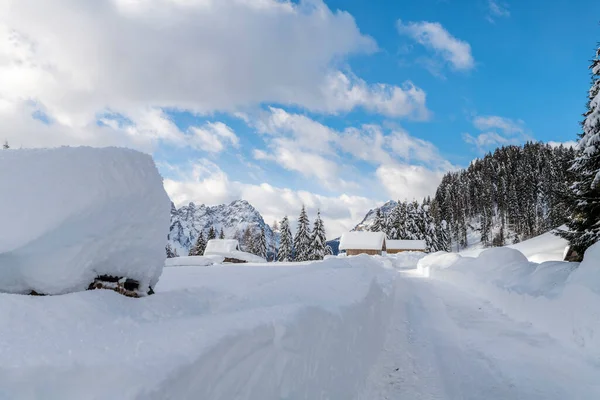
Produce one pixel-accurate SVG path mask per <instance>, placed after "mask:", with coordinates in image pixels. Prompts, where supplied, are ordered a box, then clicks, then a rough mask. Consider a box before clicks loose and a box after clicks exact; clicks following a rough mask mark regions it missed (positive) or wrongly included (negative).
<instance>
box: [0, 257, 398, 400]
mask: <svg viewBox="0 0 600 400" xmlns="http://www.w3.org/2000/svg"><path fill="white" fill-rule="evenodd" d="M250 266H251V268H248V265H243V266H242V265H233V264H231V265H222V266H219V267H218V268H215V267H201V266H194V267H179V268H166V269H165V270H164V273H163V276H162V277H161V280H160V282H159V283H158V285H157V287H156V294H155V295H153V296H148V297H145V298H142V299H136V300H134V299H129V298H127V297H124V296H120V295H118V294H116V293H114V292H111V291H88V292H81V293H72V294H68V295H66V296H54V297H33V296H15V295H8V294H0V355H1V356H0V398H11V399H13V398H60V399H64V400H68V399H82V398H90V397H93V398H96V399H113V398H119V399H135V398H140V399H142V398H143V399H165V398H171V399H211V400H220V399H319V398H321V399H325V398H329V399H351V398H353V397H354V395H355V394H356V393H359V392H360V390H361V387H362V386H363V385H364V383H365V381H366V378H367V376H368V374H369V370H370V368H371V367H372V366H373V364H374V363H375V362H376V358H377V357H378V355H379V353H380V350H381V347H382V344H383V340H384V336H385V333H386V330H387V327H388V323H389V319H390V316H391V307H392V305H393V295H394V292H393V290H394V289H393V288H394V285H393V278H394V272H393V271H390V270H388V269H385V268H382V265H381V263H380V262H378V261H377V260H375V259H373V258H370V257H367V256H358V257H346V258H339V259H330V260H327V261H322V262H314V263H311V264H300V265H298V264H293V263H290V264H286V263H273V264H268V265H265V264H263V265H252V264H250Z"/></svg>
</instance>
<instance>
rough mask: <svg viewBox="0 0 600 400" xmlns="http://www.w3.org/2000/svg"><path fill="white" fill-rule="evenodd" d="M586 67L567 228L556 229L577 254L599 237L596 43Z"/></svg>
mask: <svg viewBox="0 0 600 400" xmlns="http://www.w3.org/2000/svg"><path fill="white" fill-rule="evenodd" d="M590 70H591V71H592V87H591V89H590V91H589V95H588V102H587V110H586V112H585V114H584V120H583V122H582V126H583V132H582V133H581V134H580V139H579V142H578V144H577V148H578V150H579V153H578V154H577V157H576V158H575V161H574V162H573V165H572V166H571V171H572V173H573V174H574V177H575V183H574V184H573V185H572V187H571V188H572V189H571V190H572V193H571V197H572V203H571V204H570V205H569V217H568V221H567V226H568V228H569V229H568V231H566V232H559V234H560V235H561V236H562V237H564V238H565V239H567V240H568V241H569V242H570V243H571V246H572V247H573V249H574V250H575V251H577V253H578V254H579V256H581V257H582V256H583V254H584V252H585V250H586V249H587V248H588V247H589V246H591V245H592V244H594V243H596V242H598V241H599V240H600V46H599V47H598V49H597V50H596V57H595V58H594V59H593V60H592V65H591V66H590Z"/></svg>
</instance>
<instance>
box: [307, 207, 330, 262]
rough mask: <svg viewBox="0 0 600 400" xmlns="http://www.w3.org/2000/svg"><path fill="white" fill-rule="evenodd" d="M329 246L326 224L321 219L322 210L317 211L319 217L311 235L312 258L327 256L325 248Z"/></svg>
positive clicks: (317, 258) (320, 258)
mask: <svg viewBox="0 0 600 400" xmlns="http://www.w3.org/2000/svg"><path fill="white" fill-rule="evenodd" d="M326 246H327V237H326V236H325V226H324V225H323V220H322V219H321V212H320V211H317V219H315V224H314V227H313V231H312V237H311V246H310V247H311V249H310V250H311V256H310V258H311V259H312V260H322V259H323V257H325V254H326V253H325V248H326Z"/></svg>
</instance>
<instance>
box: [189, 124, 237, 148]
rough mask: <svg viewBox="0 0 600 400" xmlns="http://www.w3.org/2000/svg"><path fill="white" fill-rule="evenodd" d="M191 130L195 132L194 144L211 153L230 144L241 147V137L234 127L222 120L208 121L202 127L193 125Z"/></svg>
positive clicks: (192, 140)
mask: <svg viewBox="0 0 600 400" xmlns="http://www.w3.org/2000/svg"><path fill="white" fill-rule="evenodd" d="M190 132H191V133H192V134H193V137H192V139H191V142H192V144H193V146H194V147H196V148H198V149H202V150H204V151H208V152H210V153H219V152H221V151H223V150H224V149H225V148H226V147H227V145H229V144H230V145H232V146H233V147H239V139H238V137H237V136H236V134H235V133H234V132H233V129H231V128H230V127H229V126H227V125H226V124H224V123H222V122H207V123H206V124H204V126H202V127H191V128H190Z"/></svg>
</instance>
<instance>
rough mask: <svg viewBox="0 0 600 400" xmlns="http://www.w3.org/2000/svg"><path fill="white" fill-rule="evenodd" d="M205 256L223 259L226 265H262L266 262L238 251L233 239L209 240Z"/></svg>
mask: <svg viewBox="0 0 600 400" xmlns="http://www.w3.org/2000/svg"><path fill="white" fill-rule="evenodd" d="M204 255H205V256H221V257H224V262H226V263H247V262H251V263H264V262H266V260H265V259H264V258H262V257H259V256H257V255H254V254H251V253H246V252H245V251H240V244H239V242H238V241H237V240H235V239H211V240H209V241H208V243H206V249H205V250H204Z"/></svg>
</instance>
